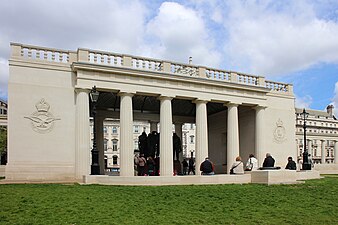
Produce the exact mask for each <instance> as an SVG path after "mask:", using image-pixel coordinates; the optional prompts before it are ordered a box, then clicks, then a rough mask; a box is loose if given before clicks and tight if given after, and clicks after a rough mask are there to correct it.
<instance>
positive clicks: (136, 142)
mask: <svg viewBox="0 0 338 225" xmlns="http://www.w3.org/2000/svg"><path fill="white" fill-rule="evenodd" d="M134 150H138V140H137V139H135V140H134Z"/></svg>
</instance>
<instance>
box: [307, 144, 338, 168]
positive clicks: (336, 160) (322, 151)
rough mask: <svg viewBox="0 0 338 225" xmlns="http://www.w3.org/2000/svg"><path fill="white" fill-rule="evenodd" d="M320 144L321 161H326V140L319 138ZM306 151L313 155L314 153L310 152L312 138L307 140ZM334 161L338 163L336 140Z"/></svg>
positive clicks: (323, 162)
mask: <svg viewBox="0 0 338 225" xmlns="http://www.w3.org/2000/svg"><path fill="white" fill-rule="evenodd" d="M320 143H321V144H320V146H321V163H322V164H325V163H326V140H320ZM307 146H308V147H307V148H308V152H309V153H310V154H311V155H312V157H314V156H315V155H314V154H313V152H312V140H308V145H307ZM333 154H334V163H336V164H338V141H335V144H334V152H333Z"/></svg>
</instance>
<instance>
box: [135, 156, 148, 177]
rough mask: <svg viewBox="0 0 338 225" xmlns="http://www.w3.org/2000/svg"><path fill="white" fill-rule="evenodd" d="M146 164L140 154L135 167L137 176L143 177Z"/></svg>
mask: <svg viewBox="0 0 338 225" xmlns="http://www.w3.org/2000/svg"><path fill="white" fill-rule="evenodd" d="M146 163H147V161H146V159H145V158H144V154H141V155H140V156H139V157H138V165H137V175H138V176H144V174H145V166H146Z"/></svg>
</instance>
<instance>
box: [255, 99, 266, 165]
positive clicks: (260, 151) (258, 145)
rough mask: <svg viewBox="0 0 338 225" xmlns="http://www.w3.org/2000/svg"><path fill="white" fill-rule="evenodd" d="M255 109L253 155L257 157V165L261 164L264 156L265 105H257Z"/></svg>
mask: <svg viewBox="0 0 338 225" xmlns="http://www.w3.org/2000/svg"><path fill="white" fill-rule="evenodd" d="M255 110H256V126H255V157H257V159H258V166H259V167H261V166H262V165H263V161H264V158H265V151H267V150H266V149H265V144H264V142H265V136H264V114H265V107H262V106H257V107H255Z"/></svg>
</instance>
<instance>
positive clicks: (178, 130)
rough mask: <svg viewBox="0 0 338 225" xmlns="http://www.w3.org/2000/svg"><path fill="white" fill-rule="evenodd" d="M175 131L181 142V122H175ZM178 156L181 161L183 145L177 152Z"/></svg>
mask: <svg viewBox="0 0 338 225" xmlns="http://www.w3.org/2000/svg"><path fill="white" fill-rule="evenodd" d="M175 133H176V134H177V136H178V137H179V138H180V139H181V144H182V123H175ZM178 156H179V158H180V162H182V160H183V147H182V151H181V152H180V153H179V155H178Z"/></svg>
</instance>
